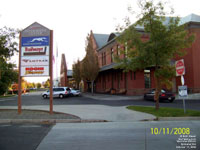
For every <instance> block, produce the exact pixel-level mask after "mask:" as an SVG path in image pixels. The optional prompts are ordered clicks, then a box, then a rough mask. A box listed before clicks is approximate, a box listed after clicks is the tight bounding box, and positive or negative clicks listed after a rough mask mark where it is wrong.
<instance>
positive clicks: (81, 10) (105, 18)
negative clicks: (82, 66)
mask: <svg viewBox="0 0 200 150" xmlns="http://www.w3.org/2000/svg"><path fill="white" fill-rule="evenodd" d="M167 2H169V5H168V6H172V7H173V8H174V10H175V14H174V15H178V16H180V17H184V16H187V15H189V14H191V13H194V14H197V15H200V9H199V6H200V1H199V0H189V1H185V0H171V1H170V0H168V1H167ZM0 3H1V7H0V28H2V27H4V26H7V27H11V28H19V29H24V28H26V27H28V26H29V25H31V24H32V23H34V22H38V23H40V24H42V25H43V26H45V27H47V28H49V29H51V30H53V32H54V39H53V40H54V43H53V44H54V55H56V49H58V54H59V57H58V58H57V61H56V62H57V69H56V67H54V70H57V73H56V71H54V76H57V74H58V75H59V73H60V62H61V55H62V54H63V53H64V54H65V57H66V61H67V67H68V69H72V64H73V63H74V62H75V61H77V59H80V60H81V59H82V58H83V57H84V56H85V39H86V37H87V35H88V33H90V31H91V30H92V31H93V33H102V34H110V33H112V32H116V30H115V29H116V26H117V25H119V24H122V23H123V18H125V17H126V16H129V15H130V14H129V13H128V11H127V7H128V6H132V8H133V10H134V11H136V12H138V11H139V8H138V5H137V0H0ZM133 20H134V18H133ZM12 61H13V62H14V63H17V64H18V56H15V57H14V58H13V59H12ZM55 66H56V65H55ZM28 80H29V82H33V81H35V78H34V79H33V78H28ZM41 80H42V79H41Z"/></svg>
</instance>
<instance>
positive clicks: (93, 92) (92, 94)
mask: <svg viewBox="0 0 200 150" xmlns="http://www.w3.org/2000/svg"><path fill="white" fill-rule="evenodd" d="M91 84H92V85H91V87H92V89H91V90H92V95H93V93H94V80H93V81H92V82H91Z"/></svg>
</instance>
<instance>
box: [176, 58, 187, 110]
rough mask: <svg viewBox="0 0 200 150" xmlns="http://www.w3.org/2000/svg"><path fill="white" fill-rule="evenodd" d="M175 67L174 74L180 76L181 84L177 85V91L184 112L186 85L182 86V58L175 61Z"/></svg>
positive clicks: (183, 69)
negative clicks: (181, 100) (181, 99)
mask: <svg viewBox="0 0 200 150" xmlns="http://www.w3.org/2000/svg"><path fill="white" fill-rule="evenodd" d="M175 67H176V76H181V84H182V86H178V92H179V97H180V98H183V109H184V113H186V108H185V98H187V96H188V94H187V86H184V84H185V80H184V77H183V75H185V66H184V60H183V59H181V60H178V61H176V62H175Z"/></svg>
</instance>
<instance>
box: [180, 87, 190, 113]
mask: <svg viewBox="0 0 200 150" xmlns="http://www.w3.org/2000/svg"><path fill="white" fill-rule="evenodd" d="M178 95H179V97H180V98H183V108H184V113H186V109H185V98H187V96H188V93H187V86H178Z"/></svg>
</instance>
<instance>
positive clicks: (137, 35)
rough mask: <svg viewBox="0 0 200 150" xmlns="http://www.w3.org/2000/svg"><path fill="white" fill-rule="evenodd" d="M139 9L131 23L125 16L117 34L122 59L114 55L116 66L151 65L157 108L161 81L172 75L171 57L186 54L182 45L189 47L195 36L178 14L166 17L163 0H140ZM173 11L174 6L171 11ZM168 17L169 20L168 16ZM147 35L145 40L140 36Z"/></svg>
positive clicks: (125, 67) (139, 68)
mask: <svg viewBox="0 0 200 150" xmlns="http://www.w3.org/2000/svg"><path fill="white" fill-rule="evenodd" d="M139 6H140V8H141V13H140V14H139V17H140V18H139V19H138V21H137V22H136V23H135V24H133V25H130V22H129V19H127V20H126V25H128V27H127V28H122V29H123V32H122V34H121V36H120V37H119V38H118V41H119V43H121V44H123V45H125V47H126V49H127V51H126V55H127V57H125V58H124V59H120V58H119V57H118V58H117V62H119V68H122V69H124V70H125V71H129V70H133V71H136V70H143V69H146V68H151V69H152V70H154V77H155V86H156V92H155V97H154V99H155V101H156V109H159V94H160V91H161V88H162V86H163V85H167V86H170V85H171V79H172V78H173V77H174V76H175V66H174V65H171V61H172V60H173V58H175V57H176V56H183V55H185V54H186V50H185V48H187V47H190V46H191V44H192V42H193V41H194V36H193V35H190V34H189V33H188V32H187V31H186V30H185V25H180V22H179V21H180V19H179V18H178V17H168V18H167V17H165V16H166V15H167V13H166V11H165V10H164V8H165V6H164V4H163V3H162V2H158V3H157V4H154V2H153V1H146V0H141V1H140V2H139ZM170 13H171V14H173V10H172V11H171V12H170ZM167 19H168V20H167ZM139 26H140V27H141V26H143V27H144V33H141V32H138V30H137V29H136V27H139ZM144 34H145V35H146V36H148V39H147V40H144V39H142V38H141V36H142V35H144Z"/></svg>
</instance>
